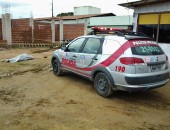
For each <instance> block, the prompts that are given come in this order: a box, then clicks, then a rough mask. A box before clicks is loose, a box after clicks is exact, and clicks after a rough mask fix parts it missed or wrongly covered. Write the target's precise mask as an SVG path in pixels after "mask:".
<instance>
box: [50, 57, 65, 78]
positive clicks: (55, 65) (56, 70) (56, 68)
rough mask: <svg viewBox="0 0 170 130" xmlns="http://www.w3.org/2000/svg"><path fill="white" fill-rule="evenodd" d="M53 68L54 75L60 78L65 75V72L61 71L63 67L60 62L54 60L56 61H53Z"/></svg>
mask: <svg viewBox="0 0 170 130" xmlns="http://www.w3.org/2000/svg"><path fill="white" fill-rule="evenodd" d="M52 66H53V73H54V75H56V76H60V75H62V74H63V71H62V69H61V65H60V62H59V60H57V59H54V60H53V61H52Z"/></svg>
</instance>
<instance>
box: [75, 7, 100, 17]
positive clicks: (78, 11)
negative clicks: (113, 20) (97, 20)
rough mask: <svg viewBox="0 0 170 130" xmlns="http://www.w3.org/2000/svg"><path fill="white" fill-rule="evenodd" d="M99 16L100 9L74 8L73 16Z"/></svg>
mask: <svg viewBox="0 0 170 130" xmlns="http://www.w3.org/2000/svg"><path fill="white" fill-rule="evenodd" d="M86 14H101V9H100V8H97V7H93V6H81V7H74V15H86Z"/></svg>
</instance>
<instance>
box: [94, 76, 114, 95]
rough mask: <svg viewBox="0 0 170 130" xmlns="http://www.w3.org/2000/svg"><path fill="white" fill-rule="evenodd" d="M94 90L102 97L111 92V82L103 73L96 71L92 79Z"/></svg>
mask: <svg viewBox="0 0 170 130" xmlns="http://www.w3.org/2000/svg"><path fill="white" fill-rule="evenodd" d="M94 87H95V89H96V92H97V93H98V94H99V95H100V96H102V97H109V96H110V95H112V93H113V89H112V83H111V82H110V80H109V78H108V77H107V75H106V74H104V73H98V74H97V75H96V76H95V79H94Z"/></svg>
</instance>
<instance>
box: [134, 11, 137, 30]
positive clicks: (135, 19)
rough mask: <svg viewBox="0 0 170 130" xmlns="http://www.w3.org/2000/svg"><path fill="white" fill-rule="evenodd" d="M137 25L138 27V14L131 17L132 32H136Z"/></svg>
mask: <svg viewBox="0 0 170 130" xmlns="http://www.w3.org/2000/svg"><path fill="white" fill-rule="evenodd" d="M137 25H138V13H134V16H133V32H137V31H138V30H137V29H138V28H137Z"/></svg>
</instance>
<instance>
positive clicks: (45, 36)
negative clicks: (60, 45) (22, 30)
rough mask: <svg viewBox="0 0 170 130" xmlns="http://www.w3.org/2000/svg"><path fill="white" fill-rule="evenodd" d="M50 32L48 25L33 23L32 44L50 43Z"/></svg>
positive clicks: (49, 25)
mask: <svg viewBox="0 0 170 130" xmlns="http://www.w3.org/2000/svg"><path fill="white" fill-rule="evenodd" d="M51 40H52V30H51V24H50V23H42V22H34V42H36V43H38V42H51Z"/></svg>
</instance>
